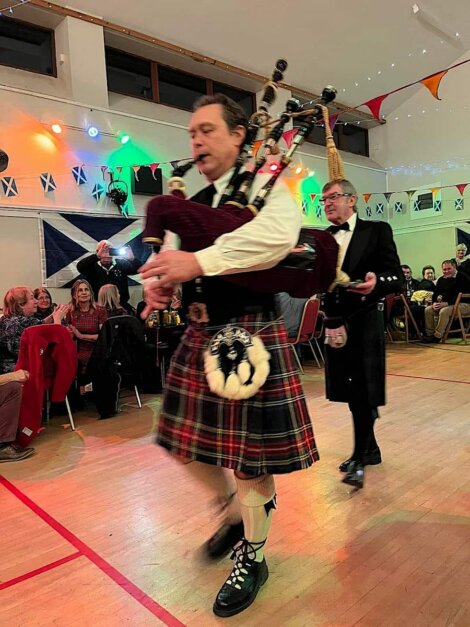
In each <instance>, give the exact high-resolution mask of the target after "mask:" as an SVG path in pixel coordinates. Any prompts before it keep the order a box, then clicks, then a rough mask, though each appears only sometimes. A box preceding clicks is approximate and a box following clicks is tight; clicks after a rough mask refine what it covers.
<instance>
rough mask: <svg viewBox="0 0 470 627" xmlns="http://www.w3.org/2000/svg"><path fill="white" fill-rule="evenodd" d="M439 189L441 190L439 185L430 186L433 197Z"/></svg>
mask: <svg viewBox="0 0 470 627" xmlns="http://www.w3.org/2000/svg"><path fill="white" fill-rule="evenodd" d="M440 190H441V188H440V187H432V188H431V193H432V197H433V199H434V198H435V197H436V194H437V192H439V191H440Z"/></svg>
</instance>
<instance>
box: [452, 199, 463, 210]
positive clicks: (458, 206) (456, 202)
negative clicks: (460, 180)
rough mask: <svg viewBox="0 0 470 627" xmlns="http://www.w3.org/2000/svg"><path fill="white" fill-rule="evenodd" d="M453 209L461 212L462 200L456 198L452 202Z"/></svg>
mask: <svg viewBox="0 0 470 627" xmlns="http://www.w3.org/2000/svg"><path fill="white" fill-rule="evenodd" d="M454 209H456V210H457V211H463V198H456V199H455V200H454Z"/></svg>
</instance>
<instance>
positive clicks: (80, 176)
mask: <svg viewBox="0 0 470 627" xmlns="http://www.w3.org/2000/svg"><path fill="white" fill-rule="evenodd" d="M72 174H73V178H74V179H75V183H76V184H77V185H84V184H85V183H86V182H87V178H86V174H85V170H84V169H83V168H82V166H81V165H77V166H75V167H74V168H72Z"/></svg>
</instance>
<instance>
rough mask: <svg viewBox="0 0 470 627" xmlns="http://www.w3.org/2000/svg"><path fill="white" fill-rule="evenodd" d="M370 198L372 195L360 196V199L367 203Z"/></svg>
mask: <svg viewBox="0 0 470 627" xmlns="http://www.w3.org/2000/svg"><path fill="white" fill-rule="evenodd" d="M371 196H372V194H362V197H363V198H364V202H369V198H370V197H371Z"/></svg>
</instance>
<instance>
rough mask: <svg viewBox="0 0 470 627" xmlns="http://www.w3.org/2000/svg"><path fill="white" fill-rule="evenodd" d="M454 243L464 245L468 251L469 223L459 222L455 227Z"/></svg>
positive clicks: (469, 244)
mask: <svg viewBox="0 0 470 627" xmlns="http://www.w3.org/2000/svg"><path fill="white" fill-rule="evenodd" d="M455 241H456V242H457V243H458V244H465V245H466V246H467V249H470V222H469V221H467V222H461V223H460V224H459V225H458V226H456V227H455Z"/></svg>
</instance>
